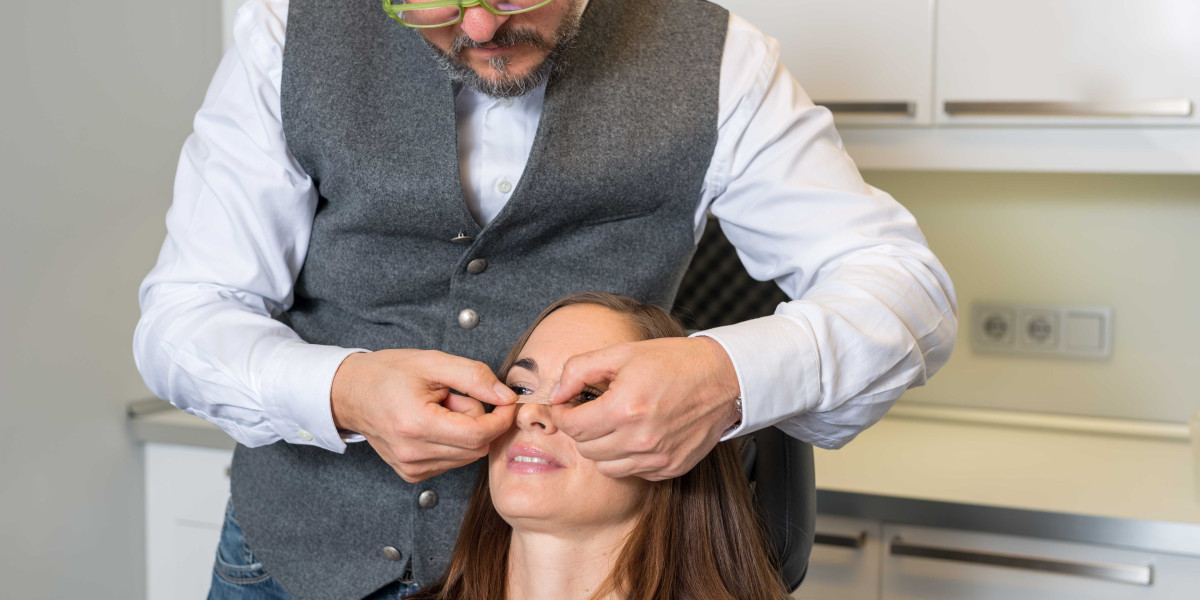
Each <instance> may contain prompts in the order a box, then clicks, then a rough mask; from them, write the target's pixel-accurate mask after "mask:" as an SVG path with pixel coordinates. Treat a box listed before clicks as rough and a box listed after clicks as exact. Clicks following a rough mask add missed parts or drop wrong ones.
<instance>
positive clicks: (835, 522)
mask: <svg viewBox="0 0 1200 600" xmlns="http://www.w3.org/2000/svg"><path fill="white" fill-rule="evenodd" d="M882 532H883V526H882V524H881V523H880V522H879V521H871V520H867V519H851V518H847V517H833V516H829V515H817V543H816V544H814V545H813V552H812V557H811V558H810V559H809V563H808V575H806V576H805V577H804V583H803V584H801V586H800V589H798V590H796V593H795V594H793V595H792V597H793V598H796V599H797V600H879V568H880V565H879V560H880V556H881V552H882V550H881V547H882V544H881V537H880V536H881V535H882Z"/></svg>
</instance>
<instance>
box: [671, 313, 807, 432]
mask: <svg viewBox="0 0 1200 600" xmlns="http://www.w3.org/2000/svg"><path fill="white" fill-rule="evenodd" d="M700 335H702V336H705V337H709V338H712V339H714V340H716V341H717V343H719V344H721V347H722V348H724V349H725V352H726V354H728V355H729V358H730V360H732V361H733V369H734V371H735V372H737V378H738V386H739V387H740V388H741V390H742V423H741V425H739V426H738V427H735V428H733V429H731V430H729V431H727V432H725V434H724V435H723V436H722V437H721V440H722V441H725V440H728V439H731V438H735V437H738V436H740V435H745V434H747V433H750V432H753V431H758V430H759V429H762V428H764V427H769V426H771V425H774V424H776V423H778V422H780V421H783V420H784V419H787V418H789V417H793V416H796V415H798V414H801V413H803V412H806V411H808V410H811V409H812V408H814V407H816V406H817V403H818V401H819V400H820V395H821V380H820V377H821V375H820V373H821V361H820V355H819V354H817V344H816V339H815V337H814V336H813V333H812V329H811V327H809V325H808V323H807V322H805V321H804V320H802V319H797V318H794V317H791V316H785V315H771V316H769V317H762V318H759V319H753V320H750V321H745V322H743V323H738V324H736V325H727V326H724V327H717V328H714V329H709V330H707V331H700V332H697V333H694V334H692V337H695V336H700Z"/></svg>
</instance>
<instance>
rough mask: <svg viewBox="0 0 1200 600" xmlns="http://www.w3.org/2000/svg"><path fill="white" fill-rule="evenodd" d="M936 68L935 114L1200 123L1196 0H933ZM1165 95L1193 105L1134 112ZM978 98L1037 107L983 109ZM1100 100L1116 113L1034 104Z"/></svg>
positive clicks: (988, 120) (1000, 119) (940, 117)
mask: <svg viewBox="0 0 1200 600" xmlns="http://www.w3.org/2000/svg"><path fill="white" fill-rule="evenodd" d="M936 72H937V81H936V86H935V87H936V90H937V92H936V96H937V101H938V105H937V121H938V122H940V123H956V124H961V123H970V124H1014V123H1015V124H1045V125H1063V124H1071V125H1088V126H1098V125H1099V126H1108V125H1122V126H1147V125H1149V126H1154V125H1169V126H1180V125H1200V112H1198V111H1197V110H1196V106H1195V105H1196V103H1197V102H1200V2H1196V0H1141V1H1139V2H1131V1H1129V0H1009V1H1007V2H995V1H994V0H939V1H938V5H937V70H936ZM1164 100H1170V101H1176V102H1175V104H1174V105H1175V106H1179V105H1181V104H1182V105H1183V106H1187V103H1189V102H1190V105H1191V107H1192V108H1191V115H1190V116H1175V117H1164V116H1130V115H1131V114H1133V113H1139V114H1140V113H1142V112H1144V111H1146V110H1150V109H1153V108H1155V107H1153V106H1146V103H1147V102H1150V101H1164ZM947 102H952V103H957V102H966V103H967V106H966V107H965V108H967V109H969V112H965V113H956V114H955V115H949V114H947V112H946V111H945V110H944V108H945V106H946V103H947ZM980 102H1003V103H1008V104H1012V103H1014V102H1015V103H1018V104H1017V106H1016V107H1015V110H1022V109H1024V110H1030V109H1032V110H1033V111H1034V112H1033V113H1031V114H1025V115H1019V116H998V115H996V114H988V113H989V112H994V111H987V110H984V111H983V112H982V113H981V112H978V111H979V109H986V108H987V107H985V106H981V105H980V104H979V103H980ZM1029 102H1050V103H1068V104H1067V105H1061V104H1059V105H1056V106H1048V107H1040V108H1039V107H1032V106H1029V105H1028V104H1025V103H1029ZM1114 104H1115V105H1116V106H1114ZM1097 105H1100V106H1097ZM1097 108H1099V109H1101V111H1102V112H1110V113H1111V112H1115V113H1119V114H1108V115H1093V116H1091V117H1082V118H1081V117H1076V116H1068V115H1049V116H1042V115H1041V114H1038V113H1041V112H1042V111H1043V110H1051V111H1054V110H1063V109H1066V110H1070V111H1078V110H1095V109H1097ZM1159 108H1161V107H1159ZM1012 109H1013V108H1011V107H1010V109H1009V110H1012ZM1168 112H1169V111H1168Z"/></svg>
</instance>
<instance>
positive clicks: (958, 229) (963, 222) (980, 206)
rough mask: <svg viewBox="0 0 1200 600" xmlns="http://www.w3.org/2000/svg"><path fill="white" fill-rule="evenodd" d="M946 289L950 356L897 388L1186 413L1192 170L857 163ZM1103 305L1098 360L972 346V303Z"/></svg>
mask: <svg viewBox="0 0 1200 600" xmlns="http://www.w3.org/2000/svg"><path fill="white" fill-rule="evenodd" d="M864 176H865V177H866V179H867V181H869V182H870V183H872V184H874V185H876V186H877V187H880V188H882V189H884V190H887V191H888V192H890V193H891V194H892V195H893V196H895V198H896V199H897V200H899V201H900V202H901V203H903V204H904V205H905V206H907V207H908V208H909V210H911V211H912V212H913V214H914V215H916V217H917V221H918V222H919V223H920V224H921V229H922V231H924V233H925V236H926V238H928V240H929V243H930V246H931V247H932V248H933V250H934V252H936V253H937V255H938V257H939V258H940V259H941V260H942V263H943V264H944V265H945V266H946V269H947V270H948V271H949V272H950V276H951V278H952V279H953V280H954V284H955V287H956V289H957V292H958V301H959V309H960V313H959V317H960V318H959V322H960V324H962V327H961V328H960V329H959V335H958V341H957V346H956V347H955V350H954V354H953V356H951V358H950V362H949V363H948V364H947V365H946V366H945V367H944V368H943V370H942V372H941V373H939V374H938V375H937V376H935V377H934V378H933V379H932V380H930V382H929V385H928V386H926V387H924V388H919V389H916V390H913V391H911V392H909V393H908V394H907V395H906V396H905V398H906V399H910V400H919V401H922V402H933V403H939V404H953V405H960V406H979V407H989V408H1005V409H1016V410H1030V411H1043V412H1052V413H1067V414H1084V415H1100V416H1110V417H1124V418H1131V419H1149V420H1161V421H1175V422H1180V423H1182V422H1186V421H1187V420H1188V419H1189V418H1190V417H1191V415H1192V413H1193V412H1194V411H1196V410H1200V176H1195V175H1180V176H1161V175H1160V176H1152V175H1073V174H1029V173H990V174H983V173H921V172H868V173H864ZM976 301H1001V302H1021V303H1030V304H1065V305H1100V306H1111V307H1113V310H1114V318H1113V321H1114V326H1113V353H1112V358H1111V359H1108V360H1104V361H1094V360H1068V359H1045V358H1027V357H1022V356H1007V355H998V354H983V353H976V352H974V351H972V350H971V345H970V338H969V335H968V330H967V325H968V324H969V323H970V319H969V316H970V314H969V311H970V307H971V303H972V302H976Z"/></svg>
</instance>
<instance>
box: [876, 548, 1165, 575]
mask: <svg viewBox="0 0 1200 600" xmlns="http://www.w3.org/2000/svg"><path fill="white" fill-rule="evenodd" d="M888 552H889V553H890V554H891V555H892V556H915V557H919V558H933V559H938V560H951V561H956V562H965V563H972V564H977V565H994V566H998V567H1012V568H1014V569H1025V570H1028V571H1042V572H1046V573H1061V574H1066V575H1080V576H1082V577H1091V578H1092V579H1102V580H1104V581H1113V582H1116V583H1132V584H1136V585H1146V586H1148V585H1151V583H1153V579H1154V568H1153V567H1151V566H1149V565H1145V566H1143V565H1119V564H1109V563H1085V562H1077V561H1071V560H1060V559H1052V558H1041V557H1037V556H1020V555H1017V554H1001V553H996V552H977V551H973V550H960V549H956V548H939V547H937V546H922V545H919V544H909V543H907V542H905V541H904V540H902V539H901V538H900V536H896V537H894V538H892V543H891V547H890V549H889V550H888Z"/></svg>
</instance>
